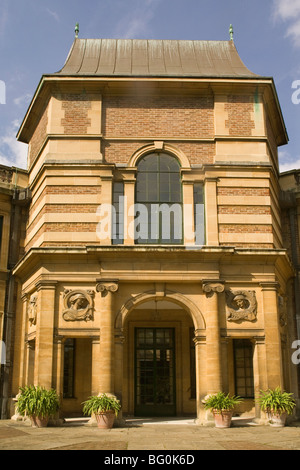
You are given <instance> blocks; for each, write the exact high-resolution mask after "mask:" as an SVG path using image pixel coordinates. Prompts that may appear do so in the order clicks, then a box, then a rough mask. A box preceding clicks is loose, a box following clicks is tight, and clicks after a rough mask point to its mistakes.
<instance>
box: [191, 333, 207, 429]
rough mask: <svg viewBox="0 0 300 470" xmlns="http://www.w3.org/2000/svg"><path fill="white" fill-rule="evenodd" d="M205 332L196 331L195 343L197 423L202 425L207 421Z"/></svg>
mask: <svg viewBox="0 0 300 470" xmlns="http://www.w3.org/2000/svg"><path fill="white" fill-rule="evenodd" d="M204 333H205V332H204V331H201V330H196V331H195V337H194V340H193V341H194V343H195V360H196V406H197V422H198V423H199V424H201V423H202V422H203V421H204V420H205V416H206V411H205V409H204V405H203V399H204V398H205V396H206V394H207V393H206V390H207V387H206V381H205V368H206V337H205V335H204Z"/></svg>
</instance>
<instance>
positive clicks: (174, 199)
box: [135, 153, 183, 244]
mask: <svg viewBox="0 0 300 470" xmlns="http://www.w3.org/2000/svg"><path fill="white" fill-rule="evenodd" d="M135 217H136V218H135V221H136V223H135V241H136V243H142V244H182V241H183V226H182V221H183V217H182V191H181V175H180V166H179V163H178V161H177V159H176V158H175V157H172V156H171V155H168V154H165V153H152V154H149V155H146V156H145V157H143V158H142V159H141V160H140V161H139V163H138V167H137V181H136V207H135Z"/></svg>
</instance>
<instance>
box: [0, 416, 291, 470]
mask: <svg viewBox="0 0 300 470" xmlns="http://www.w3.org/2000/svg"><path fill="white" fill-rule="evenodd" d="M0 450H102V451H105V452H103V458H116V455H119V456H120V455H124V456H130V451H139V450H141V451H147V450H148V451H164V452H163V454H165V453H166V452H168V451H176V452H177V451H184V453H185V454H187V451H191V452H192V453H193V452H194V455H195V451H199V450H300V423H295V424H294V425H292V426H287V427H285V428H272V427H270V426H259V425H255V424H253V423H251V422H250V421H245V420H239V419H237V420H234V422H233V426H232V427H231V428H230V429H216V428H214V427H203V426H197V425H195V424H194V422H193V420H184V419H183V420H180V419H177V420H170V421H167V420H165V421H164V420H161V421H157V420H142V419H141V420H138V419H132V420H128V421H127V422H126V425H125V426H124V427H119V428H113V429H111V430H100V429H98V428H97V427H94V426H89V425H87V421H86V420H84V419H75V420H67V422H66V423H65V424H64V425H62V426H60V427H47V428H44V429H38V428H33V427H31V426H30V425H28V424H25V423H23V422H15V421H11V420H2V421H1V420H0ZM113 451H116V452H115V454H113ZM117 451H123V452H121V453H120V452H117ZM133 455H135V454H134V453H133ZM142 455H145V456H146V455H147V453H143V454H142ZM112 456H114V457H112ZM145 458H146V457H145ZM143 462H145V461H144V460H143ZM111 463H113V462H111ZM127 463H128V462H127ZM137 463H138V462H136V465H137ZM136 465H134V466H136ZM132 466H133V465H132Z"/></svg>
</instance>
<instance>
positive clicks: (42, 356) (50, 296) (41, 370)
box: [34, 281, 56, 388]
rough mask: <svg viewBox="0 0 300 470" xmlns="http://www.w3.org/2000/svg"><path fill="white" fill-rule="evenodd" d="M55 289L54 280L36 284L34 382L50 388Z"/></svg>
mask: <svg viewBox="0 0 300 470" xmlns="http://www.w3.org/2000/svg"><path fill="white" fill-rule="evenodd" d="M55 289H56V282H55V281H40V282H39V283H38V284H37V292H38V295H39V309H38V316H37V323H36V347H35V367H34V384H35V385H40V386H43V387H45V388H51V387H52V385H53V383H52V380H53V378H52V375H53V336H54V313H55Z"/></svg>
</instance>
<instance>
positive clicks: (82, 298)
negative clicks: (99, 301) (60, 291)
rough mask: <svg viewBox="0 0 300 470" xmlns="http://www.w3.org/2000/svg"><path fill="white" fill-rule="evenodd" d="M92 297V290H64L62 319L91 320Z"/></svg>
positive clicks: (92, 311)
mask: <svg viewBox="0 0 300 470" xmlns="http://www.w3.org/2000/svg"><path fill="white" fill-rule="evenodd" d="M93 297H94V292H92V291H83V290H65V291H64V310H63V312H62V316H63V319H64V320H65V321H82V320H84V321H91V320H93V313H94V305H93Z"/></svg>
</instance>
